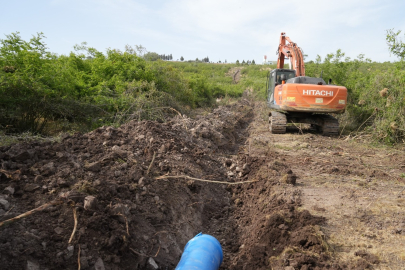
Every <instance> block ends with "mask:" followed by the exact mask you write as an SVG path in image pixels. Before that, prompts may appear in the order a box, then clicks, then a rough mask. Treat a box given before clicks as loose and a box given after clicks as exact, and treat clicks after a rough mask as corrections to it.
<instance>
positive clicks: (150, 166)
mask: <svg viewBox="0 0 405 270" xmlns="http://www.w3.org/2000/svg"><path fill="white" fill-rule="evenodd" d="M155 157H156V152H153V157H152V161H151V162H150V164H149V167H148V170H147V171H146V175H149V172H150V169H151V168H152V165H153V162H155Z"/></svg>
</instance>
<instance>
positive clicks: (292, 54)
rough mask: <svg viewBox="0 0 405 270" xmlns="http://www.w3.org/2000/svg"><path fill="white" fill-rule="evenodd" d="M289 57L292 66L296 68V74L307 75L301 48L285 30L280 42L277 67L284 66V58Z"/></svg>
mask: <svg viewBox="0 0 405 270" xmlns="http://www.w3.org/2000/svg"><path fill="white" fill-rule="evenodd" d="M287 42H288V44H287ZM287 57H288V58H289V59H290V62H291V64H292V67H290V68H291V69H293V70H295V72H296V76H305V64H304V57H303V55H302V51H301V48H299V47H298V45H297V43H294V42H292V41H291V39H290V38H289V37H287V36H286V35H285V33H284V32H282V33H281V36H280V44H279V45H278V61H277V68H281V69H282V68H284V59H285V58H287Z"/></svg>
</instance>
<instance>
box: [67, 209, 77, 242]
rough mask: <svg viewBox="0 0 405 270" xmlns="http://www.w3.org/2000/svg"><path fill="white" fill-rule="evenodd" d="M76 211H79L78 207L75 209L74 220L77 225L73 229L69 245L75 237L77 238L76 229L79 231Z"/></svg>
mask: <svg viewBox="0 0 405 270" xmlns="http://www.w3.org/2000/svg"><path fill="white" fill-rule="evenodd" d="M76 211H77V210H76V207H75V208H73V218H74V219H75V225H74V227H73V232H72V235H71V236H70V239H69V244H70V242H72V240H73V237H74V236H75V233H76V229H77V212H76Z"/></svg>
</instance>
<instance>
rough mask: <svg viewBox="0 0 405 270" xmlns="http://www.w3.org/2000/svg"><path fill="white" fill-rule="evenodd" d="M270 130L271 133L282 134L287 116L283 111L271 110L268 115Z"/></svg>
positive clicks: (284, 130) (285, 126)
mask: <svg viewBox="0 0 405 270" xmlns="http://www.w3.org/2000/svg"><path fill="white" fill-rule="evenodd" d="M269 126H270V132H271V133H273V134H284V133H285V132H286V128H287V117H286V115H285V114H283V113H279V112H274V111H273V112H271V114H270V116H269Z"/></svg>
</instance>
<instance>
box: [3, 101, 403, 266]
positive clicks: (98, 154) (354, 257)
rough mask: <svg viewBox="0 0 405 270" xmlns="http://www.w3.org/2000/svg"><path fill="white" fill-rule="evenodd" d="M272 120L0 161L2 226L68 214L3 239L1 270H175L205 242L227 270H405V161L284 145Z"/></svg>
mask: <svg viewBox="0 0 405 270" xmlns="http://www.w3.org/2000/svg"><path fill="white" fill-rule="evenodd" d="M266 112H267V109H266V108H265V107H264V106H263V104H262V103H260V102H254V101H253V100H252V99H250V98H249V97H247V98H243V99H242V100H241V101H239V102H237V103H235V104H233V105H228V106H221V107H219V108H217V109H215V110H213V111H212V112H211V113H210V114H208V115H204V116H198V117H196V118H194V119H190V118H187V117H181V116H177V117H176V118H173V119H172V120H171V121H170V122H168V123H157V122H151V121H146V122H135V121H134V122H130V123H127V124H125V125H123V126H121V127H119V128H112V127H102V128H99V129H97V130H95V131H93V132H90V133H87V134H75V135H73V136H65V137H64V138H63V139H62V140H61V141H60V142H54V143H52V142H41V143H39V142H36V143H26V144H17V145H13V146H8V147H2V148H0V164H1V167H0V191H2V194H1V195H0V221H5V220H8V219H10V218H13V217H16V216H18V215H20V214H23V213H25V212H27V211H29V210H32V209H34V208H37V207H40V206H41V205H44V204H46V203H49V202H54V203H53V205H51V206H49V207H47V208H46V209H45V210H43V211H38V212H36V213H33V214H30V215H27V216H25V217H22V218H21V219H19V220H17V221H14V222H12V223H8V224H5V225H3V226H2V227H0V264H1V266H2V267H1V268H2V269H13V268H14V269H35V270H36V269H78V268H79V265H80V269H174V268H175V266H176V264H177V262H178V261H179V259H180V256H181V254H182V250H183V248H184V246H185V244H186V243H187V241H188V240H189V239H191V238H192V237H193V236H194V235H196V234H197V233H199V232H203V233H207V234H211V235H213V236H215V237H216V238H217V239H218V240H219V241H220V243H221V245H222V248H223V250H224V262H223V264H222V266H221V269H367V268H370V269H372V268H373V267H374V268H378V269H389V268H388V267H392V269H401V268H403V267H404V264H403V259H404V257H403V256H404V255H403V252H402V251H400V250H401V248H402V250H403V243H404V241H403V240H404V239H403V237H404V234H405V227H404V224H405V220H403V218H402V216H403V215H401V213H403V210H402V208H403V205H405V200H404V199H402V194H397V193H399V191H400V190H401V189H402V186H403V183H402V182H398V180H400V177H397V176H398V175H399V173H400V171H401V170H403V167H400V166H401V165H395V164H405V162H404V157H403V155H401V154H399V152H396V151H394V150H385V149H379V150H375V149H373V148H365V147H364V145H363V144H360V143H356V142H354V141H344V140H342V139H338V138H327V137H322V136H319V135H316V134H311V133H309V132H306V131H304V134H303V135H302V134H300V133H298V132H296V131H290V132H289V133H288V134H286V135H271V134H269V132H268V131H267V123H266V120H265V119H266ZM360 154H361V155H360ZM388 154H390V156H387V155H388ZM376 164H378V165H379V166H376ZM162 176H166V177H167V178H162ZM169 176H178V177H177V178H172V177H169ZM184 176H189V177H193V178H197V179H202V180H212V181H225V182H229V184H221V183H212V182H203V181H199V180H189V178H186V177H184ZM240 181H242V182H245V183H242V184H235V185H233V184H232V183H235V182H240ZM249 181H255V182H249ZM373 188H374V189H373ZM392 190H395V191H397V193H390V192H392ZM404 193H405V192H404ZM393 194H394V195H395V196H394V195H393ZM396 195H399V196H400V197H396ZM380 205H381V207H384V208H380V207H378V206H380ZM397 205H398V207H397ZM401 207H402V208H401ZM401 211H402V212H401ZM74 212H76V214H77V222H78V223H77V231H76V232H75V234H74V235H73V236H72V232H73V230H74V223H75V221H74ZM394 213H395V215H394V216H392V214H394ZM388 217H389V218H388ZM394 244H395V247H396V248H395V249H394V248H393V247H392V246H393V245H394ZM401 245H402V246H401ZM380 246H381V247H383V248H381V247H380ZM401 256H402V257H401ZM156 265H157V267H158V268H156Z"/></svg>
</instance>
